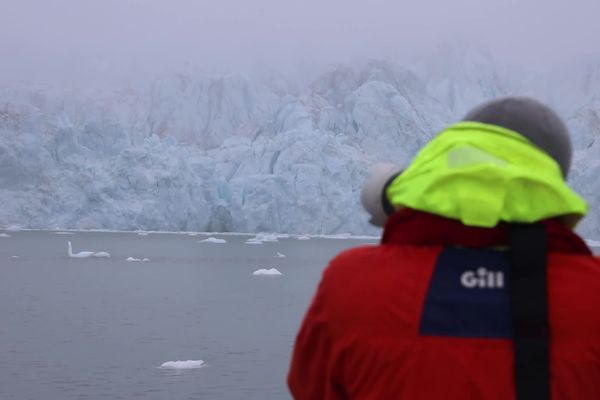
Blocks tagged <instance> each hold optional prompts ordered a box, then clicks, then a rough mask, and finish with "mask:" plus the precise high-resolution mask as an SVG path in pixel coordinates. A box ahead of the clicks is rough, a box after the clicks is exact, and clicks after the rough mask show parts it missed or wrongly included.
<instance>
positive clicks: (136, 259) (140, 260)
mask: <svg viewBox="0 0 600 400" xmlns="http://www.w3.org/2000/svg"><path fill="white" fill-rule="evenodd" d="M126 261H133V262H144V261H150V259H149V258H135V257H127V260H126Z"/></svg>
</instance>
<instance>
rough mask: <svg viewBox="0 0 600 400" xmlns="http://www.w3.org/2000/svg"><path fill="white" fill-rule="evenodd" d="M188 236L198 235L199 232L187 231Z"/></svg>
mask: <svg viewBox="0 0 600 400" xmlns="http://www.w3.org/2000/svg"><path fill="white" fill-rule="evenodd" d="M187 235H188V236H198V235H199V233H198V232H188V234H187Z"/></svg>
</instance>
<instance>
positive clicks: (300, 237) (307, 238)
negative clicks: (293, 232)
mask: <svg viewBox="0 0 600 400" xmlns="http://www.w3.org/2000/svg"><path fill="white" fill-rule="evenodd" d="M296 239H298V240H310V238H309V237H308V236H305V235H302V236H298V237H297V238H296Z"/></svg>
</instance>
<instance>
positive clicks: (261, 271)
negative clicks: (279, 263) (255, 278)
mask: <svg viewBox="0 0 600 400" xmlns="http://www.w3.org/2000/svg"><path fill="white" fill-rule="evenodd" d="M252 275H283V274H282V273H281V272H280V271H279V270H278V269H277V268H271V269H266V268H261V269H257V270H256V271H254V272H253V273H252Z"/></svg>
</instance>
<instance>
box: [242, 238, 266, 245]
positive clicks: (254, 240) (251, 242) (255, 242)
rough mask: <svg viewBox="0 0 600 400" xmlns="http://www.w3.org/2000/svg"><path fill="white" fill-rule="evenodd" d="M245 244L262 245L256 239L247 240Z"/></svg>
mask: <svg viewBox="0 0 600 400" xmlns="http://www.w3.org/2000/svg"><path fill="white" fill-rule="evenodd" d="M246 244H263V242H261V241H260V240H257V239H248V240H246Z"/></svg>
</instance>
